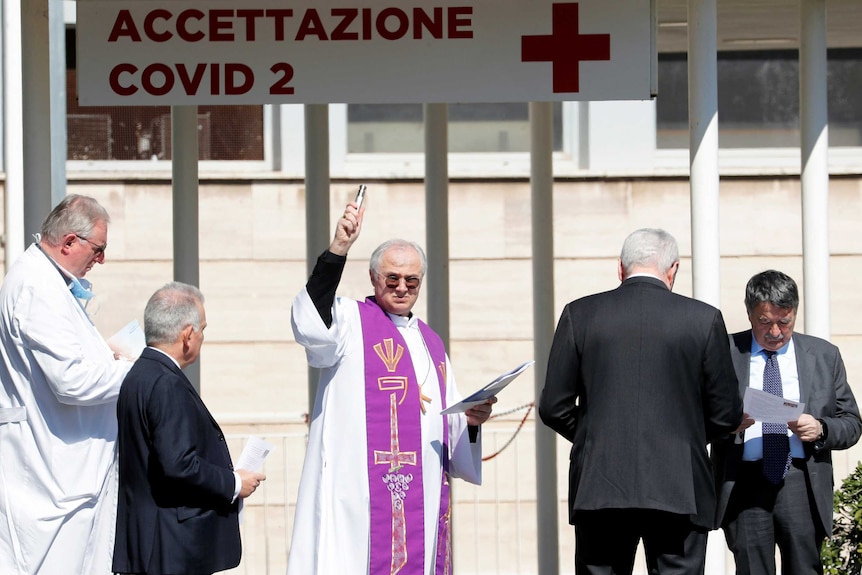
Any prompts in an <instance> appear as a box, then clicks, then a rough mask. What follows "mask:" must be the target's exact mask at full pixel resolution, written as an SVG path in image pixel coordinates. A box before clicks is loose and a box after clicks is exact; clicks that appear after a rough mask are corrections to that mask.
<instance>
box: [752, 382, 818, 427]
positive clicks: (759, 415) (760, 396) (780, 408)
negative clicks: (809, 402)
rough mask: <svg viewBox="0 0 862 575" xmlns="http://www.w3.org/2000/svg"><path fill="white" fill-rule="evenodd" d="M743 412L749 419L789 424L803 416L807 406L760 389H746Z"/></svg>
mask: <svg viewBox="0 0 862 575" xmlns="http://www.w3.org/2000/svg"><path fill="white" fill-rule="evenodd" d="M742 402H743V410H744V411H745V413H747V414H748V416H749V417H751V418H752V419H754V420H756V421H762V422H765V423H787V422H789V421H796V420H797V419H799V416H800V415H802V410H803V409H805V404H804V403H800V402H798V401H792V400H790V399H784V398H783V397H778V396H777V395H772V394H771V393H767V392H765V391H762V390H760V389H753V388H751V387H746V388H745V395H744V396H743V398H742Z"/></svg>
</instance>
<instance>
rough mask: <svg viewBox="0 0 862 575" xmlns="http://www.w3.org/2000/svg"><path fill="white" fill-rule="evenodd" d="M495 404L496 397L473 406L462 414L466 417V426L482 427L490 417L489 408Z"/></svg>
mask: <svg viewBox="0 0 862 575" xmlns="http://www.w3.org/2000/svg"><path fill="white" fill-rule="evenodd" d="M495 403H497V397H496V396H494V397H491V398H489V399H488V400H487V401H485V403H480V404H479V405H474V406H473V407H471V408H470V409H468V410H467V411H465V412H464V415H466V416H467V425H482V424H483V423H485V422H486V421H488V418H489V417H491V406H492V405H494V404H495Z"/></svg>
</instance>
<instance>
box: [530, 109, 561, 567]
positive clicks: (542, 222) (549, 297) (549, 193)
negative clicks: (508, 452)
mask: <svg viewBox="0 0 862 575" xmlns="http://www.w3.org/2000/svg"><path fill="white" fill-rule="evenodd" d="M553 121H554V108H553V105H552V104H550V103H548V102H530V206H531V210H530V211H531V214H532V222H531V223H532V229H533V234H532V242H533V246H532V247H533V258H532V261H533V357H535V358H536V365H535V366H534V369H535V376H536V380H535V398H536V402H537V403H538V401H539V395H540V393H541V391H542V387H544V384H545V373H546V372H547V358H548V355H549V353H550V351H551V342H552V340H553V338H554V326H555V325H556V315H557V314H556V310H555V309H554V201H553V192H554V168H553V153H554V139H553ZM536 517H537V522H536V523H537V537H536V542H537V545H538V557H539V571H538V573H539V575H557V574H558V573H559V572H560V560H559V556H560V549H559V530H558V529H557V434H556V433H555V432H554V431H553V430H551V429H550V428H549V427H546V426H545V425H542V424H541V423H540V422H539V421H538V418H537V420H536Z"/></svg>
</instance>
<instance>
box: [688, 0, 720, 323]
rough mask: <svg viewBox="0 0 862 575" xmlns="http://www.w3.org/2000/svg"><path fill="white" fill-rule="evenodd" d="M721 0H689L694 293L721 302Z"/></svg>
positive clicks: (689, 96) (717, 302)
mask: <svg viewBox="0 0 862 575" xmlns="http://www.w3.org/2000/svg"><path fill="white" fill-rule="evenodd" d="M716 20H717V17H716V0H689V3H688V121H689V131H690V140H689V161H690V166H691V175H690V178H691V252H692V254H691V255H692V286H693V290H694V297H695V298H697V299H699V300H701V301H705V302H707V303H709V304H712V305H714V306H716V307H718V306H719V304H720V302H721V289H720V288H721V284H720V277H719V255H720V254H719V227H718V64H717V56H716V42H717V40H716Z"/></svg>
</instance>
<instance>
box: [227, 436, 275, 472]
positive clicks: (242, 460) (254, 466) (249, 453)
mask: <svg viewBox="0 0 862 575" xmlns="http://www.w3.org/2000/svg"><path fill="white" fill-rule="evenodd" d="M273 449H275V446H274V445H273V444H272V443H270V442H268V441H267V440H265V439H262V438H260V437H258V436H256V435H252V436H250V437H249V438H248V443H246V444H245V447H244V448H243V450H242V454H240V456H239V459H238V460H237V462H236V468H237V469H247V470H249V471H260V470H261V468H263V462H264V460H265V459H266V457H267V456H268V455H269V453H270V452H271V451H272V450H273Z"/></svg>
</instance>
